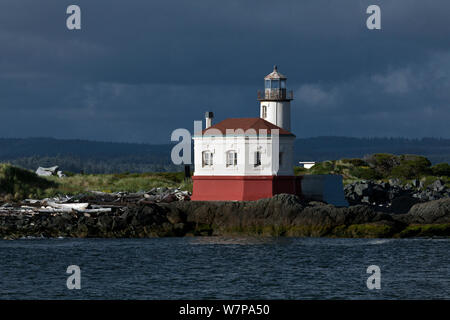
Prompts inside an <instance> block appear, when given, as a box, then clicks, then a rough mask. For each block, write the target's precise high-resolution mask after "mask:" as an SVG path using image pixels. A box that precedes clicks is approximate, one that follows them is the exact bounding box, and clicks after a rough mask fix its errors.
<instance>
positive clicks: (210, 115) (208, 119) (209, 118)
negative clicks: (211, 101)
mask: <svg viewBox="0 0 450 320" xmlns="http://www.w3.org/2000/svg"><path fill="white" fill-rule="evenodd" d="M213 118H214V113H212V112H209V111H208V112H206V113H205V120H206V126H205V129H208V128H209V127H211V126H212V119H213Z"/></svg>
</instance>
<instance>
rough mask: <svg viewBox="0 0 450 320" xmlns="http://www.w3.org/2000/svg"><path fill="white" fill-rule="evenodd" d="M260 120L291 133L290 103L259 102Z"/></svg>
mask: <svg viewBox="0 0 450 320" xmlns="http://www.w3.org/2000/svg"><path fill="white" fill-rule="evenodd" d="M263 106H266V107H267V117H266V118H264V117H263V116H264V114H263ZM260 118H262V119H264V120H267V121H269V122H271V123H273V124H274V125H277V126H279V127H280V128H283V129H285V130H287V131H291V102H290V101H261V106H260Z"/></svg>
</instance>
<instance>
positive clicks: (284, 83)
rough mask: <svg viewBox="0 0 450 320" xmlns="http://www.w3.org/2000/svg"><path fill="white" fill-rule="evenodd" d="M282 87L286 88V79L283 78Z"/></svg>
mask: <svg viewBox="0 0 450 320" xmlns="http://www.w3.org/2000/svg"><path fill="white" fill-rule="evenodd" d="M281 89H286V80H284V79H283V80H281Z"/></svg>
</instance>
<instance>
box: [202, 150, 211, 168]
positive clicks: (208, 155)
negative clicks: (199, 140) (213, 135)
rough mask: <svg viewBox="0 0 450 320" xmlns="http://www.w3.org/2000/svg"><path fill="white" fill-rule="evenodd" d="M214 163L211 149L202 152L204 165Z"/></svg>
mask: <svg viewBox="0 0 450 320" xmlns="http://www.w3.org/2000/svg"><path fill="white" fill-rule="evenodd" d="M212 165H213V154H212V152H211V151H203V152H202V166H203V167H207V166H212Z"/></svg>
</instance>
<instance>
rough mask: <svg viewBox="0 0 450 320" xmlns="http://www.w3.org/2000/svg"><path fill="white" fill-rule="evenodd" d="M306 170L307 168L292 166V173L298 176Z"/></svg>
mask: <svg viewBox="0 0 450 320" xmlns="http://www.w3.org/2000/svg"><path fill="white" fill-rule="evenodd" d="M306 172H308V169H306V168H303V167H294V175H296V176H299V175H302V174H305V173H306Z"/></svg>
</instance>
